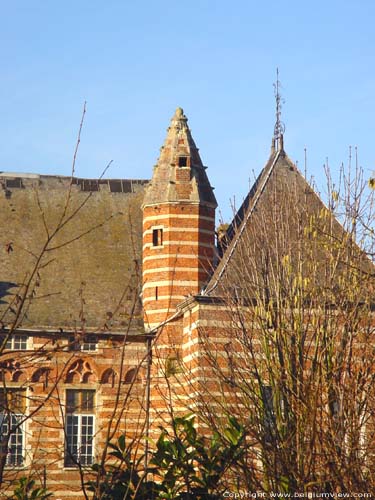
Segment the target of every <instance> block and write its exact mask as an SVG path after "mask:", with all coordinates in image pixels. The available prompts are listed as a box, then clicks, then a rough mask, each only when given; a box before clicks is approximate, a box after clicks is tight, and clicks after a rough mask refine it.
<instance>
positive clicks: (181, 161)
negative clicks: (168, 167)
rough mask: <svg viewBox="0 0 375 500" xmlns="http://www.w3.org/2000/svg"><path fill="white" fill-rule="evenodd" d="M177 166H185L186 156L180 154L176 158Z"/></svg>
mask: <svg viewBox="0 0 375 500" xmlns="http://www.w3.org/2000/svg"><path fill="white" fill-rule="evenodd" d="M178 166H179V167H187V157H186V156H180V157H179V158H178Z"/></svg>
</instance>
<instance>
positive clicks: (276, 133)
mask: <svg viewBox="0 0 375 500" xmlns="http://www.w3.org/2000/svg"><path fill="white" fill-rule="evenodd" d="M273 88H274V94H275V100H276V123H275V128H274V130H273V138H274V140H275V146H276V150H279V148H280V140H281V137H282V135H283V134H284V132H285V125H284V123H283V122H282V121H281V108H282V105H283V104H284V102H285V101H284V99H283V98H282V97H281V94H280V89H281V83H280V80H279V68H276V83H274V84H273Z"/></svg>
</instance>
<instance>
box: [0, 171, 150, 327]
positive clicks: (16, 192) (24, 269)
mask: <svg viewBox="0 0 375 500" xmlns="http://www.w3.org/2000/svg"><path fill="white" fill-rule="evenodd" d="M147 182H148V181H146V180H130V179H100V180H98V179H81V178H73V179H72V182H71V179H70V178H69V177H60V176H47V175H34V174H12V173H7V172H1V173H0V228H1V237H0V269H1V275H0V319H1V322H2V324H3V325H4V326H5V327H7V326H8V325H10V324H11V323H12V321H13V320H14V318H15V313H16V311H17V304H18V303H19V300H20V297H21V296H22V294H23V292H24V290H25V288H24V286H23V284H25V283H27V282H28V280H29V279H30V277H32V279H31V286H30V288H29V290H28V291H27V296H28V298H29V299H30V300H27V301H26V304H25V305H26V307H25V308H24V315H23V316H22V318H21V323H20V326H21V327H22V328H25V329H36V330H37V329H43V330H57V331H59V330H64V331H65V330H74V329H75V328H77V329H81V328H84V329H85V330H87V331H107V330H126V329H127V327H128V324H129V318H130V317H131V316H132V313H131V308H132V304H133V300H134V296H138V292H139V285H140V282H141V272H142V271H141V255H142V212H141V204H142V201H143V196H144V187H145V185H146V184H147ZM68 193H70V198H69V203H68V206H67V210H66V213H65V215H64V216H63V213H64V207H65V206H66V200H67V198H68ZM62 217H63V218H62ZM61 218H62V221H63V227H62V228H61V230H60V231H59V232H58V234H57V235H56V237H55V238H53V239H52V240H51V242H50V243H49V245H48V247H47V251H46V252H44V253H43V246H44V245H45V244H46V241H47V237H48V234H49V235H51V234H53V231H54V229H55V228H56V227H57V225H58V223H59V221H60V220H61ZM41 254H42V257H41V266H40V269H39V272H38V273H36V274H35V275H33V274H32V273H33V269H34V266H35V262H36V259H37V258H38V256H40V255H41ZM9 305H11V307H9ZM132 328H135V329H138V330H140V331H141V330H142V328H143V327H142V311H141V305H140V300H138V301H137V307H136V315H135V318H134V319H133V323H132Z"/></svg>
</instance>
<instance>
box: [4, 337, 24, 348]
mask: <svg viewBox="0 0 375 500" xmlns="http://www.w3.org/2000/svg"><path fill="white" fill-rule="evenodd" d="M3 339H4V337H3ZM4 348H5V349H7V350H9V351H24V350H26V349H27V335H20V334H12V335H11V336H10V337H9V339H8V340H7V341H6V343H5V347H4Z"/></svg>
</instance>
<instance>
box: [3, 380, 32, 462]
mask: <svg viewBox="0 0 375 500" xmlns="http://www.w3.org/2000/svg"><path fill="white" fill-rule="evenodd" d="M0 390H1V391H4V394H5V397H6V398H7V396H6V395H7V392H9V393H19V394H20V395H21V397H24V398H26V390H25V389H23V388H21V387H13V386H12V387H0ZM24 410H26V400H25V408H24ZM25 424H26V422H25V414H24V413H20V411H12V410H11V408H8V409H6V408H3V411H1V412H0V439H1V441H2V439H3V436H4V435H6V436H8V443H7V450H6V451H5V453H6V462H5V465H6V467H22V466H24V465H25V460H26V425H25ZM12 429H13V430H12Z"/></svg>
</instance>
